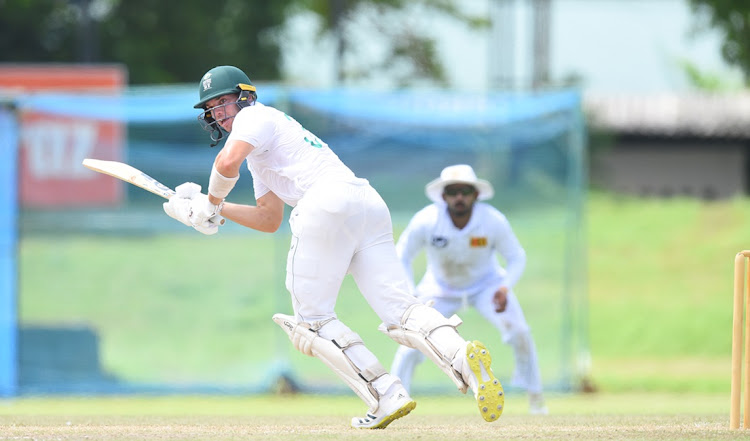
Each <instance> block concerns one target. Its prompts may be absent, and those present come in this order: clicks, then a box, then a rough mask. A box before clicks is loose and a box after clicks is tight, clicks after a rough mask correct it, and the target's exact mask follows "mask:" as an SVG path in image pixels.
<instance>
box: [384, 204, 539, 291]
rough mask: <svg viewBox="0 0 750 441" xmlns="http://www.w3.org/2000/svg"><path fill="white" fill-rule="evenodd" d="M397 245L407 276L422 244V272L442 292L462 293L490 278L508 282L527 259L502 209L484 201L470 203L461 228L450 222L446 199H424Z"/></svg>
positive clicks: (512, 282) (511, 282) (510, 284)
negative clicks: (425, 202) (424, 259)
mask: <svg viewBox="0 0 750 441" xmlns="http://www.w3.org/2000/svg"><path fill="white" fill-rule="evenodd" d="M396 248H397V252H398V255H399V258H400V259H401V263H402V264H403V265H404V268H406V271H407V273H408V274H409V275H410V276H412V273H413V270H412V262H413V260H414V257H415V256H416V255H417V253H418V252H419V251H420V250H422V249H423V248H424V249H425V252H426V253H427V269H426V272H425V275H424V278H425V279H428V278H432V279H434V281H435V282H436V283H437V284H438V285H440V287H441V288H442V291H443V295H445V296H462V295H464V294H465V293H466V292H467V291H473V290H475V289H479V288H481V287H483V286H484V285H485V284H486V283H487V282H488V281H491V280H493V279H494V280H502V283H503V284H504V285H506V286H508V287H509V288H512V287H513V285H515V284H516V282H518V280H519V279H520V278H521V274H522V273H523V270H524V267H525V265H526V252H525V251H524V249H523V248H522V247H521V244H520V243H519V241H518V239H517V238H516V235H515V234H514V233H513V230H512V228H511V226H510V223H509V222H508V220H507V219H506V217H505V215H503V214H502V213H501V212H500V211H498V210H497V209H496V208H494V207H492V206H491V205H488V204H486V203H483V202H476V203H475V204H474V209H473V212H472V214H471V218H470V220H469V223H468V224H467V225H466V226H465V227H464V228H463V229H460V230H459V229H458V228H456V226H455V225H453V221H451V218H450V214H449V213H448V207H447V205H446V204H445V203H444V202H438V203H434V204H432V205H428V206H427V207H425V208H423V209H422V210H420V211H419V212H417V213H416V214H415V215H414V217H412V219H411V221H410V222H409V225H408V226H407V227H406V229H405V230H404V232H403V233H402V234H401V236H400V237H399V239H398V243H397V244H396ZM498 254H499V255H500V256H502V258H503V259H504V260H505V263H506V267H505V268H503V267H502V266H501V265H500V263H499V262H498V259H497V255H498Z"/></svg>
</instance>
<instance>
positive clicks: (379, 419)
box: [352, 384, 417, 429]
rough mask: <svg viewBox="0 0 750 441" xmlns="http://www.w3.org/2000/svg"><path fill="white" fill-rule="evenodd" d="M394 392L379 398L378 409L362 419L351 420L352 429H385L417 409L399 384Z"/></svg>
mask: <svg viewBox="0 0 750 441" xmlns="http://www.w3.org/2000/svg"><path fill="white" fill-rule="evenodd" d="M393 389H394V391H393V392H391V393H390V394H388V395H385V396H384V397H382V398H380V402H379V403H378V409H377V410H376V411H374V412H372V411H370V412H367V414H366V415H365V416H364V417H363V418H358V417H354V418H352V427H354V428H356V429H385V428H386V427H387V426H388V425H389V424H391V423H392V422H394V421H396V420H397V419H399V418H401V417H403V416H406V415H408V414H409V412H411V411H412V410H414V408H415V407H417V402H416V401H414V400H412V399H411V397H410V396H409V393H408V392H406V389H404V387H403V386H401V384H398V386H397V387H396V388H393Z"/></svg>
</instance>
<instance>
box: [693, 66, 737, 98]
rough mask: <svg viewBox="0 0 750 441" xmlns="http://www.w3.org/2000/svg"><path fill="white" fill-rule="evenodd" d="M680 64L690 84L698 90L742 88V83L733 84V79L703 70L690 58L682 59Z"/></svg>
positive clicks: (720, 90)
mask: <svg viewBox="0 0 750 441" xmlns="http://www.w3.org/2000/svg"><path fill="white" fill-rule="evenodd" d="M679 64H680V66H681V67H682V70H683V72H685V75H686V76H687V78H688V81H689V82H690V84H691V85H692V86H693V87H695V88H696V89H698V90H703V91H709V92H722V91H729V90H737V89H740V88H741V85H735V84H732V81H731V80H728V79H726V78H724V77H723V76H721V75H719V74H717V73H713V72H707V71H705V70H702V69H701V68H700V66H699V65H698V64H696V63H693V62H691V61H689V60H682V61H680V62H679Z"/></svg>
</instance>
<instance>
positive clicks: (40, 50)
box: [0, 0, 294, 84]
mask: <svg viewBox="0 0 750 441" xmlns="http://www.w3.org/2000/svg"><path fill="white" fill-rule="evenodd" d="M293 1H294V0H273V1H268V0H213V1H211V2H204V1H199V0H182V1H180V2H178V3H175V2H157V1H151V0H0V61H3V62H39V63H42V62H105V63H107V62H111V63H123V64H125V65H126V66H127V67H128V71H129V80H130V83H131V84H146V83H148V84H153V83H157V84H158V83H178V82H195V81H197V78H200V76H201V75H203V74H204V73H205V72H206V70H208V69H209V68H211V67H213V66H216V65H220V64H234V65H237V66H238V67H240V68H242V69H244V70H245V71H246V72H247V73H248V75H250V77H251V78H252V79H254V80H255V79H263V80H275V79H278V78H279V59H280V49H279V46H278V44H277V43H276V41H275V40H274V38H273V31H274V30H275V29H276V28H278V27H280V26H281V25H282V24H283V23H284V17H285V15H284V12H285V10H286V7H287V6H288V5H289V4H290V3H292V2H293Z"/></svg>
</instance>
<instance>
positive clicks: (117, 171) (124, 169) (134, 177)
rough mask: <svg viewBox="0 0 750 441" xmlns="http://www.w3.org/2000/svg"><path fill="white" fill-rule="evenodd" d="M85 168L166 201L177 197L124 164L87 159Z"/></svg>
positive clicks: (222, 220)
mask: <svg viewBox="0 0 750 441" xmlns="http://www.w3.org/2000/svg"><path fill="white" fill-rule="evenodd" d="M83 166H84V167H86V168H89V169H91V170H94V171H95V172H99V173H104V174H105V175H110V176H112V177H115V178H117V179H120V180H123V181H125V182H130V183H131V184H133V185H135V186H137V187H141V188H142V189H144V190H146V191H150V192H151V193H153V194H155V195H158V196H161V197H163V198H164V199H169V198H171V197H172V196H174V195H175V192H174V190H172V189H171V188H169V187H167V186H166V185H164V184H162V183H161V182H159V181H157V180H156V179H154V178H152V177H151V176H149V175H147V174H146V173H143V172H142V171H140V170H138V169H137V168H135V167H133V166H132V165H128V164H125V163H124V162H118V161H104V160H101V159H92V158H86V159H84V160H83ZM212 219H213V218H212ZM219 219H221V221H220V224H221V225H224V221H225V219H224V218H222V217H221V216H219Z"/></svg>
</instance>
